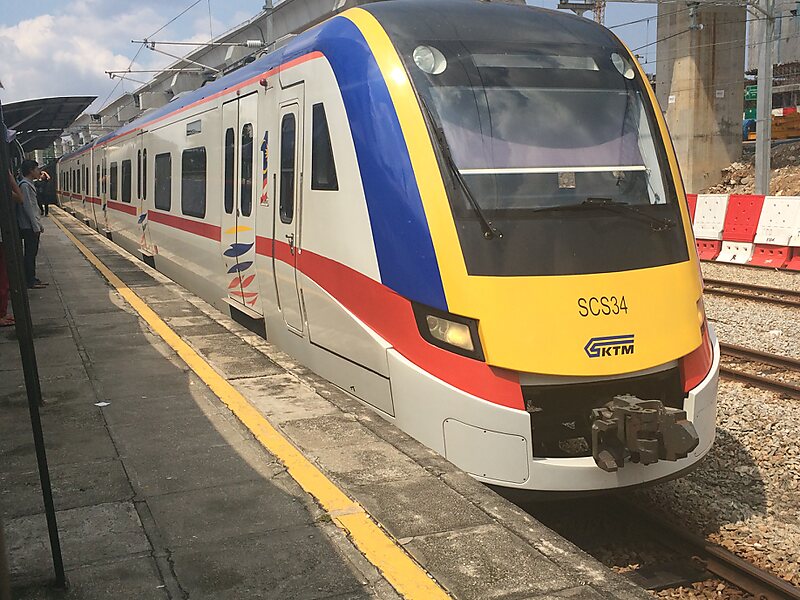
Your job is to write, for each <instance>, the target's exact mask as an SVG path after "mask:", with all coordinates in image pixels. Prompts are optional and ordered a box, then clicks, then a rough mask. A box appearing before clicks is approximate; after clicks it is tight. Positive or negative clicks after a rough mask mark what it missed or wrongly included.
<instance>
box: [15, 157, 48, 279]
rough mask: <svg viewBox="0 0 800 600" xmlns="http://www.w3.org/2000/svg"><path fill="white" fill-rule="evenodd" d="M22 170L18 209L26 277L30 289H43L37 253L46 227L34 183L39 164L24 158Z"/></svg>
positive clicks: (38, 172) (38, 173)
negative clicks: (40, 215)
mask: <svg viewBox="0 0 800 600" xmlns="http://www.w3.org/2000/svg"><path fill="white" fill-rule="evenodd" d="M20 171H22V181H21V182H20V186H19V187H20V190H22V196H23V200H22V204H21V205H20V206H19V207H18V209H17V221H18V223H19V233H20V237H21V238H22V245H23V256H24V265H25V279H26V283H27V284H28V288H29V289H41V288H43V287H46V286H47V284H46V283H43V282H41V281H40V280H39V279H37V278H36V255H37V254H38V252H39V238H40V236H41V235H42V232H44V227H43V226H42V223H41V221H40V220H39V205H38V203H37V202H36V186H35V184H34V183H33V182H34V181H36V180H37V179H38V178H39V175H40V173H41V172H40V171H39V164H38V163H37V162H36V161H35V160H23V161H22V165H21V166H20Z"/></svg>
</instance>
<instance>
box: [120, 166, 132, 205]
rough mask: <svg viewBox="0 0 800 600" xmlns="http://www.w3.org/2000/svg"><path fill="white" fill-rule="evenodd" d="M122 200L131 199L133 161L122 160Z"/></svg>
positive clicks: (127, 200) (128, 200)
mask: <svg viewBox="0 0 800 600" xmlns="http://www.w3.org/2000/svg"><path fill="white" fill-rule="evenodd" d="M122 201H123V202H128V203H130V201H131V161H130V160H123V161H122Z"/></svg>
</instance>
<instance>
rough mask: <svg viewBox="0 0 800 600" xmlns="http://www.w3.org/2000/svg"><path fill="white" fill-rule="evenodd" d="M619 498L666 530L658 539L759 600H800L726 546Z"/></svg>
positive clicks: (799, 593)
mask: <svg viewBox="0 0 800 600" xmlns="http://www.w3.org/2000/svg"><path fill="white" fill-rule="evenodd" d="M617 497H618V498H619V499H620V500H621V501H622V503H623V504H624V505H625V506H626V507H627V508H628V509H629V510H630V511H632V512H636V513H637V514H638V515H639V516H641V517H642V518H643V519H646V520H648V521H649V522H650V523H651V524H653V525H654V526H655V528H657V529H659V528H660V529H661V530H662V532H663V533H664V535H663V536H658V539H659V541H660V542H661V543H663V544H664V545H665V546H669V547H671V548H673V549H675V550H677V551H679V552H684V553H685V551H686V550H689V551H690V552H691V553H692V555H694V556H695V557H696V558H697V559H698V560H699V561H700V562H701V563H702V564H703V565H704V567H705V568H706V570H707V571H708V572H709V573H712V574H713V575H716V576H717V577H719V578H721V579H724V580H725V581H727V582H728V583H731V584H733V585H735V586H736V587H738V588H740V589H742V590H744V591H745V592H748V593H750V594H752V595H754V596H755V597H756V598H758V599H759V600H761V599H763V600H800V587H797V586H794V585H792V584H791V583H789V582H787V581H784V580H783V579H781V578H780V577H778V576H777V575H775V574H773V573H771V572H770V571H767V570H764V569H761V568H760V567H757V566H756V565H754V564H752V563H750V562H748V561H746V560H744V559H743V558H741V557H739V556H737V555H736V554H734V553H733V552H731V551H729V550H726V549H725V548H723V547H722V546H719V545H717V544H714V543H713V542H709V541H708V540H707V539H705V538H703V537H701V536H699V535H696V534H694V533H691V532H689V531H687V530H686V529H685V527H683V526H679V525H676V524H674V523H672V522H671V521H668V520H666V519H665V518H662V517H659V516H658V515H656V514H653V513H652V512H648V511H645V510H644V509H643V508H642V507H641V506H640V505H637V504H635V503H633V502H631V501H629V500H627V499H626V498H624V497H622V496H619V495H618V496H617Z"/></svg>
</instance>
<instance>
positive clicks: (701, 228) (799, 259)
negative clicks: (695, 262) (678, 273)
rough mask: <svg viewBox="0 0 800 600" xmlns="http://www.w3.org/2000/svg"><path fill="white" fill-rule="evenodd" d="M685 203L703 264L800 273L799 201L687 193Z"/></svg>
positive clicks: (778, 197)
mask: <svg viewBox="0 0 800 600" xmlns="http://www.w3.org/2000/svg"><path fill="white" fill-rule="evenodd" d="M686 200H687V202H688V204H689V213H690V215H691V216H692V221H693V226H694V232H695V237H696V238H697V254H698V256H699V257H700V259H701V260H716V261H720V262H730V263H737V264H749V265H754V266H759V267H769V268H777V269H791V270H794V271H800V197H797V196H757V195H736V194H734V195H731V196H722V195H712V194H700V195H698V196H696V197H694V198H693V194H687V196H686ZM693 204H695V207H694V210H693V206H692V205H693Z"/></svg>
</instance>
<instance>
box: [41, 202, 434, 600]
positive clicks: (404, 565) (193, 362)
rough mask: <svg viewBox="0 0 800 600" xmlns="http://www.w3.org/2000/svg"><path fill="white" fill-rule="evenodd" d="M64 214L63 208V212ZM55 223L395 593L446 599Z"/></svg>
mask: <svg viewBox="0 0 800 600" xmlns="http://www.w3.org/2000/svg"><path fill="white" fill-rule="evenodd" d="M65 214H66V213H65ZM53 221H54V222H55V224H56V225H57V226H58V228H59V229H60V230H61V231H62V232H64V235H66V236H67V238H68V239H69V240H70V241H71V242H72V243H73V244H74V245H75V247H76V248H78V250H79V251H80V252H81V253H82V254H83V255H84V256H85V257H86V259H87V260H88V261H89V262H90V263H92V265H94V267H95V268H96V269H97V270H98V271H100V273H101V274H102V275H103V277H105V278H106V279H107V280H108V282H109V283H110V284H111V285H112V286H114V288H115V289H116V290H117V292H119V294H120V295H121V296H122V297H123V298H124V299H125V301H126V302H127V303H128V304H130V306H131V307H132V308H133V309H134V310H135V311H136V312H137V313H139V316H141V318H142V319H144V320H145V321H146V322H147V324H148V325H149V326H150V327H151V328H152V329H153V331H154V332H155V333H157V334H158V335H159V336H160V337H161V338H162V339H163V340H164V341H165V342H166V343H167V344H168V345H169V346H170V347H171V348H172V349H173V350H175V352H177V353H178V356H180V357H181V359H183V361H184V362H185V363H186V364H187V365H188V366H189V368H190V369H192V371H194V372H195V373H196V374H197V376H198V377H200V379H202V380H203V382H204V383H205V384H206V385H207V386H208V387H209V388H210V389H211V391H213V392H214V394H215V395H216V396H217V397H218V398H219V399H220V400H221V401H222V402H223V403H224V404H225V405H226V406H227V407H228V408H229V409H230V410H231V412H233V414H234V415H236V417H237V418H238V419H239V420H240V421H241V422H242V424H243V425H244V426H245V427H246V428H247V429H248V430H249V431H250V432H251V433H252V434H253V436H254V437H255V438H256V439H257V440H258V441H259V443H261V445H262V446H264V448H265V449H266V450H268V451H269V452H270V453H271V454H273V455H274V456H275V457H276V458H278V459H279V460H280V461H281V462H283V464H284V466H285V467H286V469H287V471H288V472H289V475H291V476H292V478H293V479H294V480H295V481H296V482H297V483H298V484H299V485H300V487H301V488H303V490H304V491H306V492H307V493H309V494H311V495H312V496H314V498H316V500H317V502H319V504H320V505H321V506H322V508H323V509H324V510H325V511H326V512H327V513H329V514H330V516H331V520H332V521H333V522H334V523H335V524H336V526H337V527H339V528H340V529H342V530H343V531H344V532H345V533H346V534H347V535H348V538H349V539H350V540H351V541H352V543H353V544H354V545H355V546H356V547H357V548H358V549H359V551H361V553H362V554H363V555H364V556H365V557H366V558H367V560H369V562H370V563H372V564H373V565H374V566H375V567H376V568H377V569H378V570H379V571H380V572H381V573H382V574H383V576H384V577H385V578H386V580H387V581H388V582H389V584H390V585H391V586H392V587H393V588H394V589H395V590H396V591H397V593H398V594H400V595H401V596H403V597H404V598H407V599H408V600H429V599H430V600H437V599H448V598H450V596H449V595H448V593H447V592H446V591H445V590H444V589H443V588H442V587H441V586H440V585H439V584H438V583H437V582H436V581H435V580H434V579H432V578H431V577H430V576H429V575H428V573H427V572H426V571H425V569H423V568H422V567H421V566H420V565H419V564H418V563H417V562H416V561H415V560H414V559H413V558H412V557H411V556H410V555H408V554H407V553H406V551H405V550H403V549H402V548H401V547H400V545H399V544H398V543H397V541H396V540H395V539H394V538H392V537H391V536H390V535H389V533H388V532H387V531H386V530H384V529H383V528H381V527H380V526H379V525H378V524H377V523H376V522H375V521H374V520H373V519H372V517H371V516H370V515H369V514H368V513H367V512H366V511H365V510H364V508H363V507H362V506H361V505H360V504H358V503H357V502H355V501H353V500H351V499H350V498H349V497H348V496H347V494H345V493H344V492H343V491H342V490H340V489H339V488H338V487H337V486H336V484H335V483H333V482H332V481H331V480H330V479H328V478H327V477H326V476H325V474H324V473H322V471H320V470H319V469H318V468H317V467H316V466H315V465H314V464H313V463H311V461H309V460H308V459H307V458H306V457H305V456H304V455H303V454H302V453H301V452H300V451H299V450H298V449H297V448H296V447H295V446H294V445H293V444H292V443H291V442H290V441H289V440H288V439H286V437H284V436H283V434H281V433H280V432H279V431H278V430H277V429H276V428H275V427H274V426H273V425H272V424H271V423H270V422H269V421H268V420H267V419H266V418H265V417H264V416H263V415H262V414H261V413H260V412H258V410H257V409H256V408H254V407H253V406H252V405H251V404H250V403H249V402H248V401H247V399H246V398H245V397H244V396H242V395H241V394H240V393H239V392H238V391H237V390H236V388H234V387H233V386H232V385H231V384H230V383H228V381H227V380H226V379H225V378H224V377H222V376H221V375H220V374H219V373H217V372H216V371H215V370H214V368H213V367H212V366H211V365H210V364H208V363H207V362H206V361H205V360H204V359H203V358H202V357H201V356H200V355H199V354H198V353H197V352H195V351H194V349H192V347H191V346H189V344H187V343H186V342H185V341H183V339H182V338H181V337H180V336H179V335H178V334H177V333H175V331H173V330H172V329H171V328H170V327H169V325H167V324H166V323H165V322H164V321H163V320H162V319H161V317H159V316H158V315H157V314H156V313H155V311H153V309H151V308H150V306H148V304H147V303H146V302H145V301H144V300H142V299H141V298H140V297H139V296H138V295H137V294H136V293H135V292H134V291H133V290H132V289H130V288H129V287H128V286H127V285H126V284H125V282H123V281H122V280H121V279H120V278H119V277H117V276H116V275H115V274H114V273H113V272H112V271H111V270H110V269H109V268H108V267H107V266H106V265H105V264H104V263H103V262H102V261H101V260H100V259H99V258H97V256H95V254H94V253H93V252H92V251H91V250H89V249H88V248H87V247H86V246H85V245H84V244H83V243H82V242H81V241H80V240H79V239H78V238H76V237H75V236H74V235H73V234H72V232H71V231H69V230H68V229H67V228H66V226H65V225H64V224H63V223H61V221H60V219H58V218H55V219H53Z"/></svg>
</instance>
